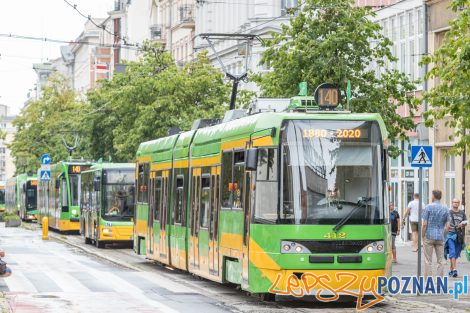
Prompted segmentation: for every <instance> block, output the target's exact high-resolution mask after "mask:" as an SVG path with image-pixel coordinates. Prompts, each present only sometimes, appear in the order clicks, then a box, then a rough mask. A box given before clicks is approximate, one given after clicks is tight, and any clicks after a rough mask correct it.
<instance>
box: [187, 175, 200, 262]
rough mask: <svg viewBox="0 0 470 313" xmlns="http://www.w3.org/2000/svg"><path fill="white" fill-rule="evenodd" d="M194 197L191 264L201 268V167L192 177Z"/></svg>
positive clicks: (191, 212)
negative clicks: (199, 235) (199, 234)
mask: <svg viewBox="0 0 470 313" xmlns="http://www.w3.org/2000/svg"><path fill="white" fill-rule="evenodd" d="M192 179H193V181H192V186H191V190H192V193H191V194H192V197H191V209H190V216H191V217H190V219H191V220H190V226H191V236H190V245H189V264H190V266H192V268H194V269H199V240H198V233H199V218H198V217H199V206H200V198H201V169H200V168H195V169H193V177H192Z"/></svg>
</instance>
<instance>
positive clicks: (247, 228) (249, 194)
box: [242, 171, 253, 287]
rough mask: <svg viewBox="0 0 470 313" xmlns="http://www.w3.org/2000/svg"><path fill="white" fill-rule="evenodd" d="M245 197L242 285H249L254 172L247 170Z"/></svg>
mask: <svg viewBox="0 0 470 313" xmlns="http://www.w3.org/2000/svg"><path fill="white" fill-rule="evenodd" d="M244 180H245V181H244V186H245V192H244V199H243V213H244V214H243V216H244V223H243V247H242V252H243V253H242V256H243V259H242V265H243V271H242V287H243V286H245V287H247V286H248V264H249V243H250V222H251V218H250V214H251V204H252V203H253V201H252V198H253V191H252V186H251V185H252V172H251V171H247V172H245V179H244Z"/></svg>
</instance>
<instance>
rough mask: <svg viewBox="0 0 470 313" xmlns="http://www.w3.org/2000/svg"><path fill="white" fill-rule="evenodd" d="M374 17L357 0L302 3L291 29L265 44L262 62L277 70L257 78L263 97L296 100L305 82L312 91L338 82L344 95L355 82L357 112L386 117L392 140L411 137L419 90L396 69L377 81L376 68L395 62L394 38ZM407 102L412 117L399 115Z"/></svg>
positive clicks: (306, 0)
mask: <svg viewBox="0 0 470 313" xmlns="http://www.w3.org/2000/svg"><path fill="white" fill-rule="evenodd" d="M373 14H374V13H373V12H371V11H370V10H369V9H366V8H359V7H356V6H354V1H352V0H303V1H301V4H300V6H299V8H298V9H297V14H296V15H295V16H293V17H292V18H291V19H290V25H286V24H284V25H283V26H282V31H281V32H280V33H278V34H273V38H272V39H268V40H265V41H264V46H265V47H266V48H267V49H266V51H265V52H264V56H263V58H262V60H261V63H262V64H267V65H269V66H270V67H271V68H272V71H271V72H268V73H267V74H264V75H258V76H254V80H255V81H257V82H258V83H259V85H260V87H261V91H262V94H263V95H264V96H269V97H291V96H294V95H296V94H297V92H298V89H297V86H298V83H299V82H301V81H306V82H308V85H309V86H310V87H314V86H318V85H320V84H321V83H325V82H327V83H334V84H337V85H338V86H339V87H340V90H343V91H344V90H346V86H347V81H348V80H350V81H351V85H352V100H351V103H350V109H351V111H353V112H376V113H380V114H381V115H382V117H383V119H384V120H385V123H386V125H387V130H388V131H389V133H390V137H391V138H392V139H395V138H398V137H400V138H406V130H409V129H412V128H413V127H414V123H413V120H412V116H413V112H414V109H415V108H416V106H415V104H414V103H413V96H412V91H413V90H415V88H416V87H415V84H414V83H413V82H411V81H410V80H409V79H408V78H407V76H406V75H404V74H402V73H400V72H398V71H396V70H383V71H382V74H381V75H380V77H377V75H376V73H375V68H376V67H379V68H381V69H384V68H385V67H386V65H387V64H389V62H392V61H394V60H395V59H394V57H393V56H392V54H391V52H390V46H391V42H390V40H389V39H387V38H386V37H384V36H383V35H382V34H381V27H380V26H379V25H378V24H377V23H374V22H373V21H371V20H370V19H369V18H368V16H370V15H373ZM345 98H346V97H345V96H344V97H343V103H344V104H345V102H346V99H345ZM404 104H406V105H407V106H406V107H407V108H409V114H408V116H407V117H402V116H400V115H399V114H398V113H397V108H398V107H400V106H402V105H404Z"/></svg>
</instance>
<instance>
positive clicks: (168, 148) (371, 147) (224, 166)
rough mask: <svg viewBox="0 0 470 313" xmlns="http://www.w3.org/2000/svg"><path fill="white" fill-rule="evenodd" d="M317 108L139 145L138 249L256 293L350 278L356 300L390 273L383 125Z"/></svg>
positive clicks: (300, 101)
mask: <svg viewBox="0 0 470 313" xmlns="http://www.w3.org/2000/svg"><path fill="white" fill-rule="evenodd" d="M314 101H315V100H314V99H313V98H312V97H295V98H293V99H291V101H290V105H289V108H288V109H287V110H285V111H283V112H262V113H257V114H252V115H248V116H245V117H241V118H239V119H235V120H231V121H226V122H222V123H219V124H216V125H212V126H208V127H203V128H195V129H193V130H191V131H187V132H183V133H180V134H176V135H172V136H168V137H165V138H160V139H157V140H153V141H149V142H145V143H142V144H141V145H140V147H139V149H138V152H137V187H138V189H137V206H136V215H135V216H136V218H135V230H134V234H135V235H134V249H135V251H136V252H137V253H140V254H146V257H147V258H148V259H152V260H156V261H158V262H161V263H163V264H166V265H169V266H173V267H175V268H179V269H182V270H187V271H189V272H191V273H194V274H196V275H199V276H202V277H204V278H207V279H210V280H213V281H217V282H231V283H234V284H239V285H241V287H242V289H243V290H246V291H249V292H251V293H259V294H268V291H269V289H270V288H271V287H272V286H273V285H274V284H276V288H277V289H279V290H286V285H287V284H288V277H289V276H291V275H295V276H296V277H298V278H299V279H300V278H301V277H302V274H304V273H311V274H313V275H318V276H321V275H327V277H329V278H331V281H330V282H329V284H330V287H331V288H339V287H341V286H342V285H343V283H344V282H339V281H336V279H335V274H336V273H338V272H349V273H352V275H356V277H357V278H358V279H357V280H356V281H355V282H354V283H351V285H350V286H349V289H348V290H355V291H358V290H359V289H360V285H359V284H360V281H361V279H362V278H363V277H367V278H372V277H378V276H389V274H390V270H391V244H390V225H389V221H388V215H389V212H388V205H387V204H388V203H387V202H388V200H387V197H388V196H387V170H386V164H387V156H386V147H385V144H384V143H385V142H386V139H387V131H386V128H385V125H384V122H383V120H382V118H381V117H380V115H378V114H354V113H349V112H346V111H337V110H335V109H332V108H331V107H330V108H328V109H327V110H322V109H321V108H319V107H318V106H316V105H312V103H315V102H314ZM209 124H210V123H209ZM368 284H369V282H368V283H367V286H368ZM321 289H323V290H324V289H325V288H323V287H321V286H320V285H317V286H315V287H312V288H311V289H310V290H309V292H310V294H316V293H317V292H318V291H319V290H321Z"/></svg>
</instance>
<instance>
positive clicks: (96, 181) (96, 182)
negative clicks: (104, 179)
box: [93, 177, 101, 191]
mask: <svg viewBox="0 0 470 313" xmlns="http://www.w3.org/2000/svg"><path fill="white" fill-rule="evenodd" d="M100 183H101V181H100V178H99V177H95V179H94V180H93V187H94V189H95V191H100V189H101V184H100Z"/></svg>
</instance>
